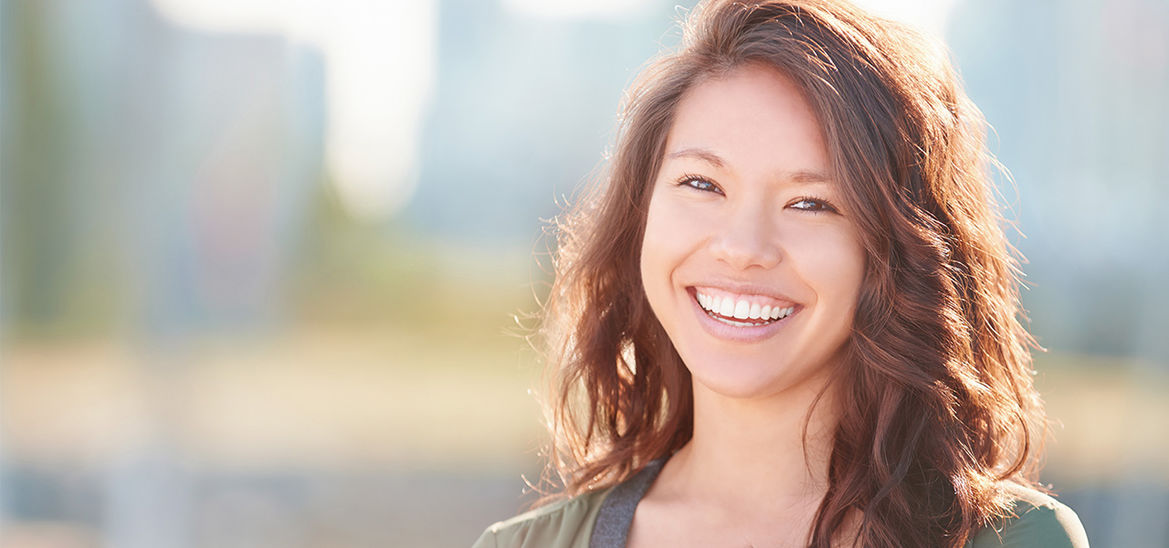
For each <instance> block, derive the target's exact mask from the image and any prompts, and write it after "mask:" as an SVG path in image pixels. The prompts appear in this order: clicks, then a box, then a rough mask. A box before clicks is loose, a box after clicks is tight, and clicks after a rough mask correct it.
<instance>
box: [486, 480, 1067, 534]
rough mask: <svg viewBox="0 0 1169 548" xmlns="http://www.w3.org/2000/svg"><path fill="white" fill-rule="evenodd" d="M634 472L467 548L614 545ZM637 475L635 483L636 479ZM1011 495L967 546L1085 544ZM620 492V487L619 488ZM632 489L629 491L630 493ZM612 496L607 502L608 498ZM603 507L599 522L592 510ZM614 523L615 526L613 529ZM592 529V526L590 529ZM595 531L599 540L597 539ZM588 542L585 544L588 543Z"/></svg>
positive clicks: (1018, 493) (1028, 494)
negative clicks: (1007, 511)
mask: <svg viewBox="0 0 1169 548" xmlns="http://www.w3.org/2000/svg"><path fill="white" fill-rule="evenodd" d="M653 472H655V473H651V474H649V476H648V478H647V477H646V474H644V473H643V474H638V476H634V477H633V478H631V479H630V480H629V481H627V482H625V483H623V484H620V485H616V486H613V487H610V488H608V489H602V490H598V491H594V492H591V493H585V494H583V495H579V496H577V497H574V498H571V499H567V500H563V501H559V502H556V503H553V504H550V505H548V506H544V507H542V508H537V509H535V510H532V511H530V512H527V513H525V514H520V515H518V516H516V517H514V518H511V519H509V520H506V521H501V522H499V523H496V524H494V525H492V526H490V527H488V528H487V530H486V531H484V532H483V535H482V536H480V537H479V540H478V541H476V542H475V545H474V546H473V547H472V548H536V547H539V548H590V546H592V547H594V548H596V547H600V546H604V547H612V548H620V547H623V546H624V545H625V535H626V534H627V532H628V526H629V524H630V523H631V522H632V519H633V516H632V511H633V507H635V506H636V504H637V500H639V499H640V497H641V495H642V494H644V492H645V489H646V487H648V484H649V483H651V482H652V480H653V478H654V476H656V470H654V471H653ZM639 476H641V478H640V479H641V482H640V483H641V485H635V486H634V487H633V488H632V489H630V484H631V483H633V484H637V483H638V479H639ZM1008 489H1009V491H1010V493H1011V494H1012V496H1013V497H1014V498H1015V507H1014V515H1013V516H1011V517H1008V518H1006V519H1004V520H1003V521H1002V522H1001V523H998V524H997V526H996V527H993V528H992V527H986V528H983V529H982V530H981V531H979V532H978V533H977V534H976V535H975V536H974V539H973V540H971V541H970V542H969V543H968V544H967V546H968V548H992V547H1008V548H1088V537H1087V536H1086V535H1085V533H1084V526H1083V525H1081V524H1080V519H1079V518H1078V517H1077V516H1076V513H1075V512H1073V511H1072V509H1071V508H1068V507H1067V506H1065V505H1064V504H1062V503H1060V502H1059V501H1057V500H1055V499H1053V498H1051V497H1050V496H1048V495H1045V494H1043V493H1040V492H1039V491H1035V490H1033V489H1028V488H1025V487H1019V486H1015V485H1011V486H1010V487H1009V488H1008ZM623 491H624V492H623ZM614 492H616V495H615V496H614V499H617V498H622V499H624V498H629V497H632V504H631V505H630V504H624V503H621V504H618V505H613V504H607V503H606V499H608V498H609V497H610V495H613V494H614ZM631 493H632V494H631ZM612 502H613V501H611V500H610V501H609V503H612ZM602 507H604V513H605V514H606V515H605V516H602V521H603V522H604V523H602V524H598V523H597V522H598V519H597V518H598V515H599V514H602V513H603V512H602ZM614 525H615V526H616V529H619V531H618V532H617V534H616V535H614V534H613V529H614ZM595 529H597V531H594V530H595ZM595 535H603V536H604V537H605V539H604V540H603V541H601V542H598V540H599V537H598V538H593V537H594V536H595ZM590 542H591V544H590Z"/></svg>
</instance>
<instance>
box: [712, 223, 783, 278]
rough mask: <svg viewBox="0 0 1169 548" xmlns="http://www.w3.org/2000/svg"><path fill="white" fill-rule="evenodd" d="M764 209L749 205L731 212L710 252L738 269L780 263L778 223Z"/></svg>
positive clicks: (765, 267) (772, 265)
mask: <svg viewBox="0 0 1169 548" xmlns="http://www.w3.org/2000/svg"><path fill="white" fill-rule="evenodd" d="M762 209H763V208H753V207H746V208H738V211H731V212H728V213H729V214H728V215H727V217H726V218H724V219H723V220H722V222H721V223H719V224H720V225H722V226H721V229H720V230H719V231H718V233H717V234H715V236H714V238H712V240H711V251H712V253H713V254H714V257H715V258H716V259H717V260H719V261H722V262H724V263H726V264H727V265H728V266H730V267H732V268H734V269H736V270H746V269H749V268H752V267H756V268H763V269H768V268H771V267H774V266H775V265H777V264H779V262H780V260H781V259H782V255H783V253H782V249H781V247H782V246H781V245H780V242H779V239H778V237H777V236H778V235H777V234H776V230H775V223H774V222H772V220H771V219H770V218H769V216H768V215H767V214H766V213H765V212H764V211H762Z"/></svg>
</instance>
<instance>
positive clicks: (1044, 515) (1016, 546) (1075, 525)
mask: <svg viewBox="0 0 1169 548" xmlns="http://www.w3.org/2000/svg"><path fill="white" fill-rule="evenodd" d="M1029 491H1030V490H1029ZM970 547H971V548H999V547H1005V548H1088V536H1087V534H1086V533H1085V532H1084V526H1083V525H1082V524H1081V523H1080V518H1079V517H1078V516H1076V513H1075V512H1074V511H1073V510H1072V509H1071V508H1069V507H1067V505H1065V504H1063V503H1061V502H1059V501H1057V500H1055V499H1053V498H1051V497H1049V496H1047V495H1044V494H1042V493H1039V492H1037V491H1030V494H1028V495H1027V496H1024V497H1021V498H1020V499H1019V501H1018V502H1017V503H1016V504H1015V515H1014V516H1012V517H1008V518H1006V519H1005V520H1003V521H1002V522H1000V524H999V526H998V527H993V528H992V527H986V528H984V529H983V530H982V531H979V533H978V534H977V535H975V537H974V540H973V542H971V544H970Z"/></svg>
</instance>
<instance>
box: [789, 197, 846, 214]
mask: <svg viewBox="0 0 1169 548" xmlns="http://www.w3.org/2000/svg"><path fill="white" fill-rule="evenodd" d="M791 206H792V207H794V208H796V209H799V210H802V211H809V212H812V213H823V212H830V213H835V212H836V208H835V207H832V204H830V203H828V201H826V200H821V199H819V198H800V199H799V200H796V201H795V202H793V203H792V205H791Z"/></svg>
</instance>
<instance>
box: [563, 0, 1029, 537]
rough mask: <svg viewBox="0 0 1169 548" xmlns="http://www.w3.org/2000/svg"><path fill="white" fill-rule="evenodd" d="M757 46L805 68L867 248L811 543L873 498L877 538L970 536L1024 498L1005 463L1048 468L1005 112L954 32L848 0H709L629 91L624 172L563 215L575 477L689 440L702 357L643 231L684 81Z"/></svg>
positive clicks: (870, 514)
mask: <svg viewBox="0 0 1169 548" xmlns="http://www.w3.org/2000/svg"><path fill="white" fill-rule="evenodd" d="M748 63H751V64H763V65H767V66H771V67H774V68H775V69H777V70H779V71H781V72H782V73H784V74H785V75H787V76H788V77H789V78H791V79H792V80H793V81H794V82H796V84H797V85H798V86H799V87H800V88H802V90H803V92H804V94H805V96H806V98H807V100H808V101H809V103H810V104H811V105H812V107H813V109H814V110H815V112H816V114H817V116H818V117H819V120H820V122H821V124H822V126H823V128H824V131H825V137H826V139H827V144H828V151H829V155H830V157H831V161H832V168H833V170H834V171H835V173H836V174H837V177H838V179H840V180H841V181H843V182H844V183H845V185H844V186H845V189H844V200H845V202H846V206H847V209H848V210H849V211H853V212H856V214H855V215H854V217H853V221H854V222H855V223H856V226H857V228H858V229H859V232H860V233H861V235H862V236H861V238H862V242H863V246H864V249H865V253H866V271H865V275H864V281H863V283H862V288H861V291H860V295H859V300H858V303H857V307H856V311H855V316H854V318H853V329H852V333H851V335H850V337H849V340H848V342H847V343H846V348H845V349H844V351H845V356H846V359H845V360H844V368H845V370H844V374H843V375H841V376H840V378H841V379H844V380H843V381H842V382H840V384H839V386H837V387H836V388H838V389H839V390H840V391H841V392H840V393H841V394H843V396H844V397H842V398H839V399H840V405H841V409H840V418H839V422H838V424H837V426H836V429H835V433H834V438H833V448H832V452H831V456H830V461H829V487H828V491H827V494H826V495H825V497H824V499H823V501H822V502H821V504H820V507H819V509H818V511H817V514H816V517H815V520H814V525H813V527H812V529H811V531H810V532H809V544H810V545H811V546H814V547H818V548H819V547H827V546H829V545H830V544H831V543H832V539H834V538H835V535H837V534H838V533H839V531H840V530H842V525H843V524H844V523H845V518H846V515H847V514H848V513H849V512H850V511H853V510H858V511H860V513H861V523H860V527H859V530H858V533H857V535H858V536H857V537H856V538H855V539H854V541H855V543H856V544H857V545H860V546H866V547H894V546H896V547H904V546H920V547H926V546H931V547H933V546H948V547H949V546H953V547H958V546H961V545H963V544H964V543H965V542H966V541H967V540H968V539H969V538H970V537H971V535H972V534H973V532H974V531H976V530H977V529H978V528H979V527H981V526H984V525H986V524H988V523H990V522H991V521H992V520H994V519H995V518H997V517H1000V516H1003V515H1005V514H1006V513H1007V512H1008V509H1007V508H1008V506H1009V501H1008V499H1007V497H1006V495H1005V494H1004V491H1003V488H1002V485H1003V483H1004V482H1016V483H1020V484H1025V485H1033V481H1034V475H1035V474H1036V473H1037V471H1038V458H1039V455H1040V453H1041V447H1040V445H1041V443H1042V441H1043V439H1044V437H1045V435H1046V430H1047V422H1046V418H1045V415H1044V412H1043V408H1042V404H1041V402H1040V400H1039V398H1038V395H1037V393H1036V392H1035V389H1034V387H1033V385H1032V380H1031V376H1032V374H1033V372H1032V371H1031V354H1030V352H1031V349H1032V348H1037V345H1036V344H1035V341H1034V339H1033V338H1032V337H1031V336H1030V335H1029V334H1028V332H1027V330H1026V328H1025V326H1024V324H1023V321H1024V320H1025V316H1024V314H1023V310H1022V308H1021V307H1020V304H1019V295H1018V287H1019V285H1020V283H1021V280H1020V278H1021V275H1022V274H1021V272H1020V270H1019V268H1018V264H1019V261H1021V260H1022V258H1021V256H1020V255H1019V254H1018V252H1017V251H1016V250H1015V249H1014V248H1013V247H1011V245H1010V244H1009V242H1008V241H1007V239H1006V237H1005V236H1004V233H1003V230H1002V226H1001V225H1003V224H1005V223H1006V221H1005V219H1004V217H1003V215H1002V214H1001V211H1000V207H999V206H998V205H997V202H996V200H995V192H994V189H995V187H994V178H993V175H994V173H995V169H996V168H997V167H998V166H997V163H995V162H994V160H993V159H992V158H991V156H990V155H989V153H988V152H987V150H986V147H985V134H986V130H985V126H986V124H985V122H984V119H983V118H982V116H981V114H980V113H979V111H978V110H977V108H976V107H975V106H974V105H973V104H972V103H971V102H970V100H969V99H968V98H967V97H966V95H965V94H964V92H963V91H962V89H961V85H960V83H959V82H958V78H957V76H956V74H955V73H954V71H953V69H952V68H951V65H950V62H949V60H948V57H947V55H946V53H945V52H944V50H942V49H941V48H940V47H938V46H936V45H934V44H932V43H931V42H929V41H927V40H925V39H923V38H922V37H920V36H919V35H917V34H915V33H913V32H911V31H910V30H908V29H906V28H904V27H902V26H900V25H898V24H896V23H893V22H891V21H887V20H883V19H879V18H875V17H873V16H871V15H868V14H866V13H864V12H862V11H860V10H859V9H857V8H855V7H854V6H852V5H850V4H847V3H845V2H843V1H838V0H790V1H748V2H743V1H713V2H710V3H709V4H706V5H704V6H702V7H700V8H699V9H697V10H696V11H695V12H694V13H693V14H692V15H691V16H690V17H689V19H688V20H687V22H686V24H685V28H684V34H683V41H682V44H681V45H680V46H679V48H678V49H677V50H676V51H673V52H668V53H666V54H664V55H662V56H660V57H659V58H657V59H656V60H655V61H654V62H652V63H651V64H650V65H649V66H648V67H647V68H646V69H645V70H644V71H643V72H642V74H641V75H640V76H639V77H638V79H637V80H636V81H635V82H634V84H633V85H632V86H631V88H630V89H629V90H628V92H627V94H626V96H625V100H624V103H623V107H622V116H621V119H620V124H619V131H618V134H617V141H616V145H615V149H614V150H613V153H612V157H611V158H610V160H609V162H608V165H607V168H606V170H605V172H604V173H603V174H602V176H601V177H599V178H598V181H597V183H598V184H596V185H595V186H594V187H593V188H592V189H591V192H587V193H585V194H584V195H582V196H581V197H580V199H579V201H578V202H577V204H576V206H575V208H574V209H573V210H572V211H570V212H569V213H568V214H566V216H564V217H563V218H561V219H560V221H559V223H558V225H557V228H558V249H557V253H556V259H555V270H556V278H555V281H554V282H553V285H552V291H551V294H550V295H549V298H548V301H547V302H546V303H545V306H544V317H543V323H542V325H541V334H542V340H543V342H544V343H545V344H546V350H547V353H548V356H547V358H548V365H549V371H550V372H552V373H553V375H552V376H551V377H549V378H550V380H551V381H552V384H551V387H550V394H549V395H550V396H551V397H549V398H546V401H545V408H546V411H547V414H546V419H547V423H548V427H549V430H550V431H551V434H552V443H553V445H552V448H551V451H550V454H549V472H550V473H555V474H556V475H558V477H559V479H560V482H561V485H562V488H561V489H560V492H559V493H558V494H557V495H554V496H570V495H575V494H579V493H583V492H587V491H591V490H595V489H601V488H604V487H607V486H610V485H613V484H616V483H618V482H620V481H622V480H624V479H626V478H628V477H630V476H631V475H633V474H634V473H636V472H637V471H638V470H640V469H641V468H642V467H643V466H644V465H645V464H646V463H648V462H649V461H651V460H653V459H656V458H660V457H665V456H669V455H670V454H671V453H672V452H673V451H676V450H677V449H679V448H680V447H682V446H683V445H684V444H685V443H686V442H687V441H688V440H689V439H690V436H691V433H692V421H693V406H692V397H693V396H692V392H691V384H690V383H691V380H690V375H689V372H688V370H687V369H686V367H685V366H684V364H683V363H682V361H681V359H680V357H679V356H678V354H677V352H676V350H675V349H674V347H673V345H672V344H671V343H670V340H669V338H668V337H667V336H666V333H665V331H664V330H663V328H662V326H661V325H660V324H659V322H658V321H657V319H656V318H655V317H654V314H653V312H652V311H651V310H650V307H649V303H648V301H647V300H646V296H645V292H644V289H643V287H642V282H641V276H640V270H639V266H638V265H639V258H640V247H641V242H642V237H643V233H644V229H645V222H646V212H647V209H648V205H649V199H650V194H651V193H650V187H651V183H652V181H654V179H655V177H656V175H657V171H658V169H659V167H660V164H661V161H662V155H663V152H664V150H663V149H664V146H665V141H666V135H667V133H668V132H669V130H670V127H671V123H672V119H673V113H674V111H675V109H676V107H677V105H678V103H679V100H680V99H681V97H682V96H683V94H685V93H686V91H687V90H688V89H690V88H692V87H693V86H695V85H696V84H698V83H700V82H702V81H704V80H705V79H710V78H717V77H719V76H721V75H725V74H727V73H728V72H729V71H732V70H734V69H735V68H737V67H740V66H743V65H745V64H748Z"/></svg>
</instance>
